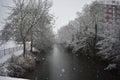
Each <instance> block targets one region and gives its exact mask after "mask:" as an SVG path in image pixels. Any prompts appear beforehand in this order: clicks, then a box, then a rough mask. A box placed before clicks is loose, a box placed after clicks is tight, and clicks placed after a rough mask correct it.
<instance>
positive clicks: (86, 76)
mask: <svg viewBox="0 0 120 80" xmlns="http://www.w3.org/2000/svg"><path fill="white" fill-rule="evenodd" d="M39 56H40V57H42V58H40V60H41V62H40V63H39V64H37V67H36V70H35V71H33V72H30V73H28V74H26V77H25V78H28V79H31V80H120V78H119V77H118V76H115V75H113V74H111V73H110V72H108V71H105V70H104V68H105V67H106V66H105V65H104V63H103V62H98V61H93V60H91V59H90V58H88V57H86V56H80V57H77V55H73V54H72V53H70V52H68V51H66V50H65V49H64V48H63V47H62V46H61V45H54V46H53V50H51V51H49V52H48V54H47V55H45V57H43V56H41V55H39Z"/></svg>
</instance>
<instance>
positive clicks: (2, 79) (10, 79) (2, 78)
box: [0, 76, 28, 80]
mask: <svg viewBox="0 0 120 80" xmlns="http://www.w3.org/2000/svg"><path fill="white" fill-rule="evenodd" d="M0 80H28V79H22V78H11V77H2V76H0Z"/></svg>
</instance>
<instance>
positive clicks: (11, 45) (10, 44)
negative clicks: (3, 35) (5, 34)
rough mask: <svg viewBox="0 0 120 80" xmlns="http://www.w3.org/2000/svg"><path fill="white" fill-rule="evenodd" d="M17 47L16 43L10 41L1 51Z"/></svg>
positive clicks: (0, 48)
mask: <svg viewBox="0 0 120 80" xmlns="http://www.w3.org/2000/svg"><path fill="white" fill-rule="evenodd" d="M15 46H16V43H15V41H12V40H11V41H8V42H7V43H6V44H3V45H1V46H0V50H3V49H7V48H12V47H15Z"/></svg>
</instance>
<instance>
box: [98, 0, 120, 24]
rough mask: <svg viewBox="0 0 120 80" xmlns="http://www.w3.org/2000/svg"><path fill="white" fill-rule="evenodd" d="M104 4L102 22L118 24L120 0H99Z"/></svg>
mask: <svg viewBox="0 0 120 80" xmlns="http://www.w3.org/2000/svg"><path fill="white" fill-rule="evenodd" d="M99 1H100V2H101V4H103V5H104V10H103V11H104V14H103V15H104V22H105V23H113V22H115V23H117V24H120V0H99Z"/></svg>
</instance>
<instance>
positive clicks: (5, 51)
mask: <svg viewBox="0 0 120 80" xmlns="http://www.w3.org/2000/svg"><path fill="white" fill-rule="evenodd" d="M22 48H23V47H22V46H17V47H13V48H8V49H3V50H0V58H1V57H3V56H5V55H8V54H13V53H15V52H17V51H19V50H21V49H22Z"/></svg>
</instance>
